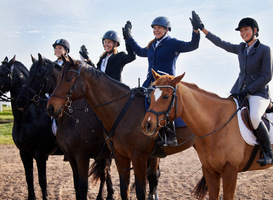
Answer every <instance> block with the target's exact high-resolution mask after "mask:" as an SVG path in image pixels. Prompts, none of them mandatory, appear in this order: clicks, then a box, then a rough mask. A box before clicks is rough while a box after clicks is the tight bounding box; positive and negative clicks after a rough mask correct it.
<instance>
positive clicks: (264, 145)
mask: <svg viewBox="0 0 273 200" xmlns="http://www.w3.org/2000/svg"><path fill="white" fill-rule="evenodd" d="M254 133H255V135H256V137H257V140H258V142H259V144H260V147H261V149H262V150H263V152H264V153H263V155H264V158H263V159H260V160H258V161H257V162H258V163H259V164H260V166H265V165H268V164H272V158H273V152H272V148H271V143H270V140H269V136H268V131H267V128H266V126H265V125H264V123H263V122H260V124H259V126H258V128H257V129H256V130H254Z"/></svg>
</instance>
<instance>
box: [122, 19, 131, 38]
mask: <svg viewBox="0 0 273 200" xmlns="http://www.w3.org/2000/svg"><path fill="white" fill-rule="evenodd" d="M131 30H132V23H131V22H130V21H127V22H126V24H125V26H124V27H123V28H122V33H123V38H124V40H127V39H129V38H131V37H132V35H131Z"/></svg>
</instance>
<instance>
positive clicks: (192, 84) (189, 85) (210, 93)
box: [180, 81, 225, 99]
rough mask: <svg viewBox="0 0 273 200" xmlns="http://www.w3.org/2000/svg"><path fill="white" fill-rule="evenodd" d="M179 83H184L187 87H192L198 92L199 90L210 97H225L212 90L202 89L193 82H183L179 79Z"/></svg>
mask: <svg viewBox="0 0 273 200" xmlns="http://www.w3.org/2000/svg"><path fill="white" fill-rule="evenodd" d="M180 83H181V84H182V85H185V86H186V87H188V88H191V89H193V90H198V91H199V92H201V93H203V94H205V95H208V96H212V97H215V98H219V99H225V98H222V97H220V96H219V95H218V94H215V93H213V92H208V91H206V90H204V89H201V88H199V87H198V86H197V85H196V84H195V83H188V82H184V81H180Z"/></svg>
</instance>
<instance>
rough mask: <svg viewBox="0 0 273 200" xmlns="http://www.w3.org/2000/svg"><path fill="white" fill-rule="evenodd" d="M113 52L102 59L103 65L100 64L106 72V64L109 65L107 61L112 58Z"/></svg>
mask: <svg viewBox="0 0 273 200" xmlns="http://www.w3.org/2000/svg"><path fill="white" fill-rule="evenodd" d="M111 55H112V54H110V55H107V56H106V57H105V58H104V59H102V61H101V66H100V70H101V71H103V72H104V73H105V70H106V66H107V63H108V59H109V58H110V56H111Z"/></svg>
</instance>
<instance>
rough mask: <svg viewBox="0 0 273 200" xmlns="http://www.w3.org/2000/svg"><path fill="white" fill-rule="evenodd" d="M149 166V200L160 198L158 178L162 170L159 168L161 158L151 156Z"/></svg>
mask: <svg viewBox="0 0 273 200" xmlns="http://www.w3.org/2000/svg"><path fill="white" fill-rule="evenodd" d="M148 162H149V165H148V166H149V167H148V181H149V187H150V191H149V195H148V199H149V200H159V198H158V195H157V185H158V180H159V176H160V170H159V158H156V157H151V158H149V160H148Z"/></svg>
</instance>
